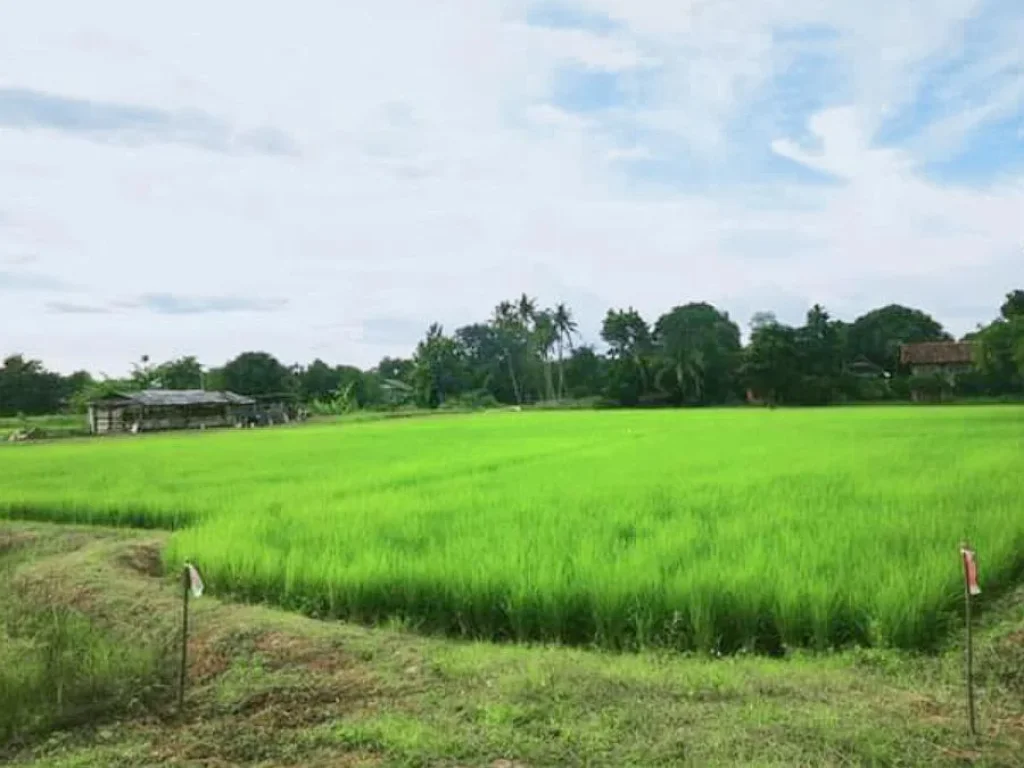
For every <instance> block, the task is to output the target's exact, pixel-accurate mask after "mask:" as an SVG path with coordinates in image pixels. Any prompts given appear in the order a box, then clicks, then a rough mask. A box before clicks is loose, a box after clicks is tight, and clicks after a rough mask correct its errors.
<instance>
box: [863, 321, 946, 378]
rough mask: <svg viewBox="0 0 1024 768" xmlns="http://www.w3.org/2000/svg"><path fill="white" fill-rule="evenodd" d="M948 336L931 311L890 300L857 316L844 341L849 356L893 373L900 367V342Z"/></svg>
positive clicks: (941, 338)
mask: <svg viewBox="0 0 1024 768" xmlns="http://www.w3.org/2000/svg"><path fill="white" fill-rule="evenodd" d="M951 338H952V337H951V336H950V335H949V334H948V333H946V331H945V330H944V329H943V328H942V325H941V324H940V323H939V322H938V321H937V320H935V318H933V317H932V316H931V315H928V314H925V313H924V312H922V311H921V310H919V309H911V308H910V307H903V306H900V305H898V304H890V305H889V306H887V307H882V308H881V309H875V310H872V311H871V312H868V313H867V314H866V315H863V316H862V317H859V318H857V319H856V320H855V321H854V322H853V324H852V325H851V326H850V328H849V333H848V336H847V343H848V347H849V355H850V356H851V359H854V360H856V359H859V358H862V359H864V360H866V361H868V362H870V363H874V364H875V365H877V366H879V367H880V368H882V369H883V370H886V371H889V372H890V373H895V372H896V371H898V370H899V368H900V345H901V344H916V343H919V342H924V341H948V340H950V339H951Z"/></svg>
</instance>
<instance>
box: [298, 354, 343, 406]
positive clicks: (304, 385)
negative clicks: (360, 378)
mask: <svg viewBox="0 0 1024 768" xmlns="http://www.w3.org/2000/svg"><path fill="white" fill-rule="evenodd" d="M340 383H341V376H340V375H339V373H338V371H337V370H336V369H335V368H332V367H331V366H330V365H328V364H327V363H325V362H324V361H323V360H321V359H319V358H317V359H316V360H314V361H313V362H312V363H310V364H309V365H308V366H306V367H305V368H303V369H302V370H301V371H300V372H299V394H300V396H301V397H302V399H303V400H304V401H305V402H307V403H309V402H313V401H314V400H322V401H326V400H328V399H329V398H331V397H333V396H334V395H335V393H336V392H337V391H338V386H339V384H340Z"/></svg>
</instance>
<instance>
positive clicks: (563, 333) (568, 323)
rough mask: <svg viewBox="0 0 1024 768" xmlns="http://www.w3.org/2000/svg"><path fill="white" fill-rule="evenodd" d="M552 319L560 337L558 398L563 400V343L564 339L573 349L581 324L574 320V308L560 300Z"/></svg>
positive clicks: (570, 348) (570, 349)
mask: <svg viewBox="0 0 1024 768" xmlns="http://www.w3.org/2000/svg"><path fill="white" fill-rule="evenodd" d="M552 320H553V321H554V324H555V333H556V334H557V337H558V399H559V400H561V399H562V398H564V397H565V366H564V364H563V361H562V357H563V354H562V353H563V346H562V344H563V340H564V343H565V344H566V345H568V347H569V351H570V352H571V351H572V337H573V336H575V335H576V332H577V330H578V329H579V326H578V325H577V324H576V321H575V320H573V317H572V310H570V309H569V307H567V306H566V305H565V303H564V302H559V304H558V306H557V307H555V313H554V316H553V318H552Z"/></svg>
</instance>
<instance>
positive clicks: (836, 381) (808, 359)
mask: <svg viewBox="0 0 1024 768" xmlns="http://www.w3.org/2000/svg"><path fill="white" fill-rule="evenodd" d="M844 335H845V333H844V330H843V327H842V324H841V323H837V322H835V321H833V320H832V319H831V317H829V314H828V312H827V311H825V308H824V307H822V306H821V305H820V304H815V305H814V306H813V307H812V308H811V309H810V311H808V313H807V320H806V322H805V323H804V326H803V327H802V328H800V329H799V330H798V331H797V332H796V341H797V360H796V365H797V366H798V369H799V371H800V374H801V375H800V393H799V394H798V395H797V397H796V399H797V400H798V401H799V402H800V403H802V404H804V405H826V404H828V403H830V402H832V401H833V400H834V399H836V397H837V396H838V395H839V393H840V390H841V387H842V380H843V363H844V354H843V352H844V350H843V339H844Z"/></svg>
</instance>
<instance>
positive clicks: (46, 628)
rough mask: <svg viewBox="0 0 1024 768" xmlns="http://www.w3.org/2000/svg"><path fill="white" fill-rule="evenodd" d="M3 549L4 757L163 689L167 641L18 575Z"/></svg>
mask: <svg viewBox="0 0 1024 768" xmlns="http://www.w3.org/2000/svg"><path fill="white" fill-rule="evenodd" d="M12 565H13V563H11V562H10V558H9V557H5V555H4V553H3V552H2V551H0V578H2V580H3V582H4V590H3V592H2V593H0V692H2V695H0V761H2V760H3V757H4V752H5V751H6V750H8V749H9V750H14V749H16V748H17V746H18V743H19V741H20V740H24V739H29V738H31V737H33V736H40V735H42V734H44V733H46V732H47V731H49V730H51V729H53V728H58V727H62V726H67V725H73V724H77V723H81V722H86V721H92V720H94V719H95V718H97V717H102V716H104V715H108V714H111V713H114V712H123V711H126V710H129V709H131V708H132V707H133V706H134V705H135V704H137V703H140V702H146V701H148V700H149V699H151V698H153V697H156V696H162V695H163V693H164V692H165V691H166V690H168V689H169V686H170V680H171V674H170V673H171V671H172V669H173V654H172V653H171V652H170V651H171V649H170V645H169V644H165V643H159V642H156V641H154V640H153V639H152V638H141V637H135V636H133V637H131V638H128V637H125V636H123V634H121V635H119V634H117V633H115V632H113V631H112V630H111V629H110V628H106V627H103V626H100V625H99V624H97V623H96V622H94V621H93V620H91V619H90V618H89V617H87V616H86V615H85V614H83V613H82V612H80V611H78V610H76V609H74V608H72V607H69V606H68V605H65V604H63V603H62V602H61V601H60V600H59V598H58V597H57V596H56V595H55V594H53V593H52V592H51V591H49V590H47V589H46V585H45V584H44V585H42V587H40V585H38V584H37V585H35V586H34V587H33V588H32V589H30V590H28V591H25V585H24V584H21V583H17V582H16V581H15V579H14V569H13V567H12Z"/></svg>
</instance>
